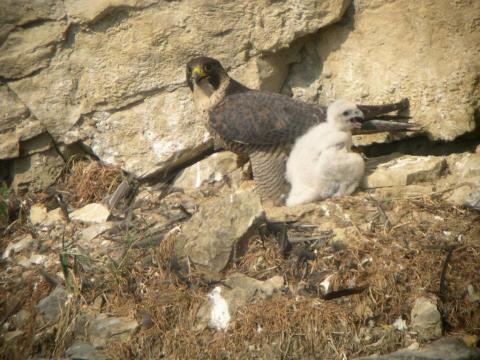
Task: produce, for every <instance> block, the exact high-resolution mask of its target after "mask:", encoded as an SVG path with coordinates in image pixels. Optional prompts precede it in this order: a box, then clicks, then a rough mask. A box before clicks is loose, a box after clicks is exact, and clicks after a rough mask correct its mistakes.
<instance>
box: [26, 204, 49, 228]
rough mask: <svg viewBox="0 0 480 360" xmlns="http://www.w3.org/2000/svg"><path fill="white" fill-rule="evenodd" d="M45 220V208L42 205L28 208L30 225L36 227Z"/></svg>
mask: <svg viewBox="0 0 480 360" xmlns="http://www.w3.org/2000/svg"><path fill="white" fill-rule="evenodd" d="M46 218H47V208H46V207H45V206H44V205H42V204H34V205H32V207H31V208H30V222H31V223H32V225H38V224H41V223H43V222H44V221H45V219H46Z"/></svg>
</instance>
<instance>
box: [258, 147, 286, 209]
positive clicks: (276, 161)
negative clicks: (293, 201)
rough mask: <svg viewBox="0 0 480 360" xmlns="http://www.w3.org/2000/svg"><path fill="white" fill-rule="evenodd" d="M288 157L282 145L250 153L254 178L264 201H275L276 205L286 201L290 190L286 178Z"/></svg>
mask: <svg viewBox="0 0 480 360" xmlns="http://www.w3.org/2000/svg"><path fill="white" fill-rule="evenodd" d="M287 157H288V156H287V154H286V151H285V149H284V148H283V147H282V146H279V147H277V148H276V149H265V150H258V149H257V150H255V151H253V152H251V153H250V161H251V164H252V171H253V178H254V180H255V184H256V187H257V191H258V193H259V194H260V196H261V198H262V200H263V201H273V203H274V204H275V205H281V204H283V203H284V202H285V198H286V196H287V195H288V191H289V185H288V183H287V181H286V179H285V171H286V170H285V169H286V162H287Z"/></svg>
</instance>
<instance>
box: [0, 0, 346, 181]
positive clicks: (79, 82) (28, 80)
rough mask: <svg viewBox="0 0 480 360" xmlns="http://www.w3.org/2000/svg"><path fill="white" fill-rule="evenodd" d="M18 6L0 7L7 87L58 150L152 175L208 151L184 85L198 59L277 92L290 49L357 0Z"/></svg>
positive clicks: (129, 0)
mask: <svg viewBox="0 0 480 360" xmlns="http://www.w3.org/2000/svg"><path fill="white" fill-rule="evenodd" d="M11 3H12V2H11V1H7V2H6V3H5V2H2V4H1V5H0V13H5V14H10V15H9V16H8V17H7V18H6V20H5V23H4V26H3V28H4V32H3V34H4V37H5V39H4V41H3V44H1V41H0V44H1V46H2V48H1V49H2V55H1V56H0V69H1V71H2V73H1V74H0V76H2V77H4V78H6V79H7V80H8V86H9V87H10V89H12V90H13V91H14V92H15V93H16V95H18V97H19V98H20V99H21V100H22V101H23V102H24V103H25V104H26V105H27V107H28V109H29V110H30V111H31V112H32V113H33V114H35V116H36V117H37V118H38V119H39V120H40V121H41V122H42V123H43V124H44V125H45V127H46V128H47V129H48V131H49V132H50V133H51V134H52V136H53V137H54V139H55V140H56V141H59V142H64V143H72V142H75V141H78V140H80V141H82V142H83V143H84V144H85V145H87V146H89V147H90V148H91V150H92V151H93V152H94V153H95V154H96V155H97V156H98V157H99V158H100V159H101V160H103V161H104V162H107V163H114V164H120V165H122V166H123V167H124V169H125V170H128V171H130V172H132V173H134V174H135V175H136V176H138V177H145V176H149V175H152V174H155V173H157V172H161V171H164V170H168V169H170V168H172V167H175V166H177V165H179V164H181V163H183V162H185V161H187V160H189V159H192V158H193V157H195V156H197V155H199V154H201V153H202V152H203V151H204V150H205V149H206V147H208V146H209V145H210V143H211V140H210V137H209V135H208V133H207V131H206V130H205V128H204V125H203V124H202V123H201V122H198V121H197V120H196V117H195V113H194V109H193V106H192V102H191V99H190V94H189V90H188V88H187V87H186V84H185V71H184V66H185V63H186V62H187V61H188V60H189V59H190V58H191V57H192V56H195V55H199V54H207V55H211V56H215V57H217V58H219V59H220V60H221V61H222V62H223V63H224V64H225V65H226V66H227V67H228V68H229V69H230V70H232V72H233V73H235V74H236V75H237V77H238V78H239V79H240V80H242V81H245V82H247V83H249V84H251V85H253V86H260V85H261V83H262V81H261V80H262V78H264V79H265V81H266V83H268V84H270V85H269V86H271V87H276V88H275V89H273V90H278V89H279V87H280V86H281V84H282V83H283V80H284V78H285V76H286V74H287V69H288V65H289V63H291V62H292V61H294V60H295V57H294V56H293V57H292V56H288V54H285V53H284V49H287V48H288V47H289V46H290V45H291V44H292V42H294V41H295V40H296V39H298V38H299V37H302V36H304V35H307V34H312V33H315V32H317V31H318V30H319V29H320V28H322V27H324V26H326V25H329V24H331V23H333V22H335V21H337V20H339V19H340V18H341V17H342V15H343V13H344V12H345V10H346V8H347V7H348V5H349V4H350V0H328V1H322V2H318V1H315V0H309V1H303V2H301V3H299V2H297V1H295V0H289V1H282V2H267V1H228V2H217V1H212V0H204V1H193V0H190V1H183V2H177V1H175V2H170V1H168V2H164V1H158V0H103V1H93V0H89V1H86V2H82V3H81V6H80V5H79V3H78V2H77V1H73V0H71V1H70V0H69V1H65V2H63V1H60V0H58V1H53V0H51V1H50V2H47V1H44V2H43V3H42V4H41V5H42V6H38V13H36V10H35V9H30V10H28V11H27V8H28V6H27V3H28V1H26V0H22V1H18V2H15V4H14V5H15V6H14V5H12V4H11ZM12 6H14V7H15V9H17V12H18V15H15V12H13V11H10V10H11V9H10V8H9V7H12ZM62 15H65V16H62ZM27 19H31V20H27ZM24 22H27V23H28V26H23V27H22V26H18V25H19V24H22V23H24ZM0 34H1V33H0ZM32 34H37V35H36V36H33V35H32ZM15 59H19V61H15ZM1 111H4V110H3V109H1V110H0V112H1Z"/></svg>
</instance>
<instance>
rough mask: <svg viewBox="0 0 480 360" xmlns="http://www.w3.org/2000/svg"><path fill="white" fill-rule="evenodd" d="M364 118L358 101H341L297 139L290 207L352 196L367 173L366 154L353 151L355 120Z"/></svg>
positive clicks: (289, 167) (291, 167) (290, 161)
mask: <svg viewBox="0 0 480 360" xmlns="http://www.w3.org/2000/svg"><path fill="white" fill-rule="evenodd" d="M361 118H363V114H362V112H361V111H360V110H359V109H358V108H357V107H356V106H355V104H353V103H351V102H348V101H346V100H337V101H335V102H334V103H333V104H331V105H330V106H329V107H328V111H327V122H325V123H322V124H319V125H317V126H314V127H312V128H311V129H309V130H308V131H307V132H306V133H305V134H304V135H303V136H301V137H300V138H298V139H297V141H296V142H295V145H294V147H293V149H292V151H291V153H290V156H289V158H288V161H287V171H286V178H287V180H288V182H289V183H290V184H291V190H290V194H289V196H288V199H287V206H294V205H299V204H304V203H308V202H311V201H314V200H320V199H326V198H329V197H333V196H343V195H350V194H351V193H353V191H355V189H356V188H357V186H358V184H359V183H360V180H361V179H362V177H363V174H364V172H365V164H364V161H363V159H362V157H361V156H360V155H358V154H356V153H353V152H352V151H351V146H352V133H351V130H352V128H353V127H356V126H358V123H357V122H356V121H355V120H358V119H361Z"/></svg>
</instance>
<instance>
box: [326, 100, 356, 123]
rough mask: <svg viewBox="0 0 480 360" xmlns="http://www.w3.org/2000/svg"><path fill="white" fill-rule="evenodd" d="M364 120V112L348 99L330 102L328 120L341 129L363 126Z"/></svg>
mask: <svg viewBox="0 0 480 360" xmlns="http://www.w3.org/2000/svg"><path fill="white" fill-rule="evenodd" d="M363 120H364V116H363V113H362V112H361V111H360V110H359V109H358V108H357V106H356V105H355V104H353V103H351V102H350V101H347V100H343V99H340V100H337V101H335V102H334V103H332V104H330V106H329V107H328V110H327V122H329V123H331V124H334V125H335V126H336V127H338V128H339V129H341V130H351V129H353V128H361V127H362V121H363Z"/></svg>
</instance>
